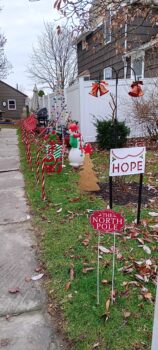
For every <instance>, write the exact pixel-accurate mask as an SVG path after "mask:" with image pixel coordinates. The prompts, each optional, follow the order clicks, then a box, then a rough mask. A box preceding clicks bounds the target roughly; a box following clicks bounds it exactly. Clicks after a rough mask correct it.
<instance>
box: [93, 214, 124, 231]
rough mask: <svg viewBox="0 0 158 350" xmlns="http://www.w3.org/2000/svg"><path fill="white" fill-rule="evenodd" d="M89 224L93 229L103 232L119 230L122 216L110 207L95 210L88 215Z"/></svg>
mask: <svg viewBox="0 0 158 350" xmlns="http://www.w3.org/2000/svg"><path fill="white" fill-rule="evenodd" d="M90 224H91V225H92V226H93V228H94V230H98V231H101V232H104V233H114V232H119V231H121V229H122V228H123V226H124V218H123V216H121V214H120V213H116V212H115V211H113V210H111V209H107V210H95V211H94V212H93V214H92V215H91V216H90Z"/></svg>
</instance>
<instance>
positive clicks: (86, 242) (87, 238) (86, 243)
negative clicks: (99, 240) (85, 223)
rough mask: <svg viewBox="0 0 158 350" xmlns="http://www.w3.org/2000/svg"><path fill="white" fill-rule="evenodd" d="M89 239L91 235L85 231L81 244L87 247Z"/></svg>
mask: <svg viewBox="0 0 158 350" xmlns="http://www.w3.org/2000/svg"><path fill="white" fill-rule="evenodd" d="M90 239H91V235H90V233H87V234H86V238H85V239H84V240H83V241H82V244H83V245H84V246H85V247H87V246H88V244H89V242H90Z"/></svg>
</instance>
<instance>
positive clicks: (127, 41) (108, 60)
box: [77, 1, 158, 80]
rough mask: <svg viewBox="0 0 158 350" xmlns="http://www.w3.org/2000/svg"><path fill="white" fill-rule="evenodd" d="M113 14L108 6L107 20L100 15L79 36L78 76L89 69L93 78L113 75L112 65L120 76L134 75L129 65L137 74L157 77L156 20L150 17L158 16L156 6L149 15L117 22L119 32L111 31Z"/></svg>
mask: <svg viewBox="0 0 158 350" xmlns="http://www.w3.org/2000/svg"><path fill="white" fill-rule="evenodd" d="M133 2H134V1H133ZM133 6H134V5H133ZM135 11H137V7H136V5H135ZM115 15H116V14H115ZM115 15H113V13H112V11H111V10H110V9H109V11H108V14H107V16H106V20H105V19H104V20H103V19H101V18H99V20H98V23H97V25H95V26H93V29H92V30H89V31H87V32H85V33H83V34H81V35H80V36H79V37H78V39H77V57H78V74H79V76H81V75H83V74H82V73H83V72H84V71H89V76H90V79H92V80H93V79H94V80H95V79H105V80H106V79H113V78H115V72H114V69H115V70H117V71H118V70H120V72H119V77H120V78H122V79H123V78H132V79H133V71H132V69H131V68H130V67H132V68H133V69H134V71H135V72H136V78H139V79H143V78H149V77H150V78H151V77H157V76H158V22H156V21H154V20H152V17H153V18H158V6H155V7H154V8H153V9H152V16H150V19H148V18H147V19H145V18H144V19H143V17H137V16H136V17H135V18H134V19H132V21H130V23H128V22H127V23H125V22H122V23H120V24H118V35H116V32H115V33H113V32H112V28H113V27H112V21H113V18H114V16H115ZM139 24H141V25H139ZM111 66H113V68H114V69H112V68H111ZM127 67H128V68H127Z"/></svg>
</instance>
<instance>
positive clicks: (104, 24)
mask: <svg viewBox="0 0 158 350" xmlns="http://www.w3.org/2000/svg"><path fill="white" fill-rule="evenodd" d="M109 16H110V26H111V18H112V10H111V8H109ZM106 25H107V20H106V19H105V20H104V22H103V28H104V43H105V45H107V44H109V43H111V28H108V30H109V37H110V38H109V40H108V41H107V40H106V32H107V26H106Z"/></svg>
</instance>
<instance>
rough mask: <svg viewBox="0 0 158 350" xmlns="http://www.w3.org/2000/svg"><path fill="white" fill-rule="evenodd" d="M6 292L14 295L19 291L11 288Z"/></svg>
mask: <svg viewBox="0 0 158 350" xmlns="http://www.w3.org/2000/svg"><path fill="white" fill-rule="evenodd" d="M8 292H9V293H11V294H16V293H19V292H20V290H19V288H11V289H9V290H8Z"/></svg>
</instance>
